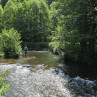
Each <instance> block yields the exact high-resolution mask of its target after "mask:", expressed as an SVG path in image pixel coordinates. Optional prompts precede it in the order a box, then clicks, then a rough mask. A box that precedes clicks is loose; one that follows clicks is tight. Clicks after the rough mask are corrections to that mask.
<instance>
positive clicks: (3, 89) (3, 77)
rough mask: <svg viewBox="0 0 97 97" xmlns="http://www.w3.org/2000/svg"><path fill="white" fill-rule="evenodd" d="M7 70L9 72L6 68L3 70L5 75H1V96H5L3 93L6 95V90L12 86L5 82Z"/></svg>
mask: <svg viewBox="0 0 97 97" xmlns="http://www.w3.org/2000/svg"><path fill="white" fill-rule="evenodd" d="M6 72H7V70H6V69H5V70H4V71H3V75H2V76H0V97H3V96H2V95H4V93H5V92H6V90H7V89H8V88H9V87H10V85H9V84H6V83H5V75H6Z"/></svg>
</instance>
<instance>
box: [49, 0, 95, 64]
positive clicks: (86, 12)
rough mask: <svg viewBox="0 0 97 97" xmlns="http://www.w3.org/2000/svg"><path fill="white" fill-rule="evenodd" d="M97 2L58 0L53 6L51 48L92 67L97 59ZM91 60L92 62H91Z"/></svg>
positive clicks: (89, 0)
mask: <svg viewBox="0 0 97 97" xmlns="http://www.w3.org/2000/svg"><path fill="white" fill-rule="evenodd" d="M96 4H97V2H96V1H92V0H88V1H84V0H80V1H77V0H71V1H68V0H57V1H56V2H52V4H51V9H50V10H51V13H52V14H51V18H52V24H53V26H52V35H51V40H52V42H51V44H50V45H51V47H52V48H53V49H54V51H55V50H57V51H60V50H61V51H64V52H65V54H68V55H70V56H74V60H75V59H76V61H79V60H81V61H83V62H87V63H89V62H90V61H92V60H95V57H96V52H97V51H96V40H97V39H96V38H97V31H96V29H97V27H96V25H97V22H96V18H97V17H96V13H97V9H96V7H97V5H96ZM89 60H90V61H89Z"/></svg>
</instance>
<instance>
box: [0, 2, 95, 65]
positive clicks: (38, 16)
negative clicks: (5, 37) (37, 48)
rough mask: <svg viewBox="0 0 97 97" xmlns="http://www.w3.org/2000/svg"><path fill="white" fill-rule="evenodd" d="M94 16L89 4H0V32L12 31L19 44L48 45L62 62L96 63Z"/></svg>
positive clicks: (91, 3)
mask: <svg viewBox="0 0 97 97" xmlns="http://www.w3.org/2000/svg"><path fill="white" fill-rule="evenodd" d="M20 13H21V14H20ZM96 13H97V2H96V1H92V0H88V1H84V0H81V1H77V0H72V1H68V0H56V1H55V0H41V1H40V0H37V1H36V0H0V32H1V33H2V32H3V29H6V30H4V31H6V33H7V32H8V31H9V30H10V29H12V28H14V29H15V31H16V30H17V32H18V33H19V34H20V35H21V40H22V42H23V44H26V43H29V42H30V43H31V45H32V43H37V42H42V43H43V42H50V47H51V49H53V51H54V52H58V53H60V54H61V52H64V59H69V60H72V61H77V62H85V63H97V62H96V57H97V54H96V53H97V27H96V25H97V17H96ZM7 30H8V31H7ZM11 31H12V30H11ZM15 31H14V30H13V31H12V32H13V33H14V32H15ZM9 37H11V35H9ZM19 40H20V37H19ZM31 45H30V47H31ZM15 47H16V46H14V52H15V53H14V54H16V53H17V52H18V51H15V50H16V48H15ZM19 48H20V47H19ZM3 51H4V48H3ZM19 51H20V49H19ZM11 53H12V52H11ZM18 54H19V53H18ZM18 54H17V55H18ZM11 57H13V54H12V56H11Z"/></svg>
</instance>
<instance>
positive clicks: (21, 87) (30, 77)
mask: <svg viewBox="0 0 97 97" xmlns="http://www.w3.org/2000/svg"><path fill="white" fill-rule="evenodd" d="M5 68H6V69H7V71H8V72H7V75H6V82H7V83H9V84H10V86H11V87H10V88H9V89H8V91H7V92H6V94H5V97H97V81H96V77H93V76H94V75H90V76H89V75H84V74H83V73H84V72H82V68H81V69H79V68H80V67H76V66H72V65H71V66H68V65H66V64H63V62H62V61H60V58H59V56H57V55H53V54H51V53H50V52H49V51H30V52H28V55H27V56H24V55H21V57H20V58H19V59H17V60H15V59H1V60H0V74H2V71H3V70H4V69H5ZM83 71H84V70H83ZM86 71H88V69H86ZM80 73H81V74H80ZM95 76H96V75H95Z"/></svg>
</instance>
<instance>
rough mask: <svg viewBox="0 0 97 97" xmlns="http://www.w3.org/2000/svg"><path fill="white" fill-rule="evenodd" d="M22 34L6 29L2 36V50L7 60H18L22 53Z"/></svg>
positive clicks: (0, 40) (0, 37)
mask: <svg viewBox="0 0 97 97" xmlns="http://www.w3.org/2000/svg"><path fill="white" fill-rule="evenodd" d="M20 38H21V36H20V34H19V33H18V32H17V31H16V30H14V29H13V28H12V29H10V30H6V29H4V30H3V31H2V33H1V36H0V42H1V48H2V50H3V51H4V53H5V57H6V58H17V57H19V55H20V53H21V46H20V43H21V41H20Z"/></svg>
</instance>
